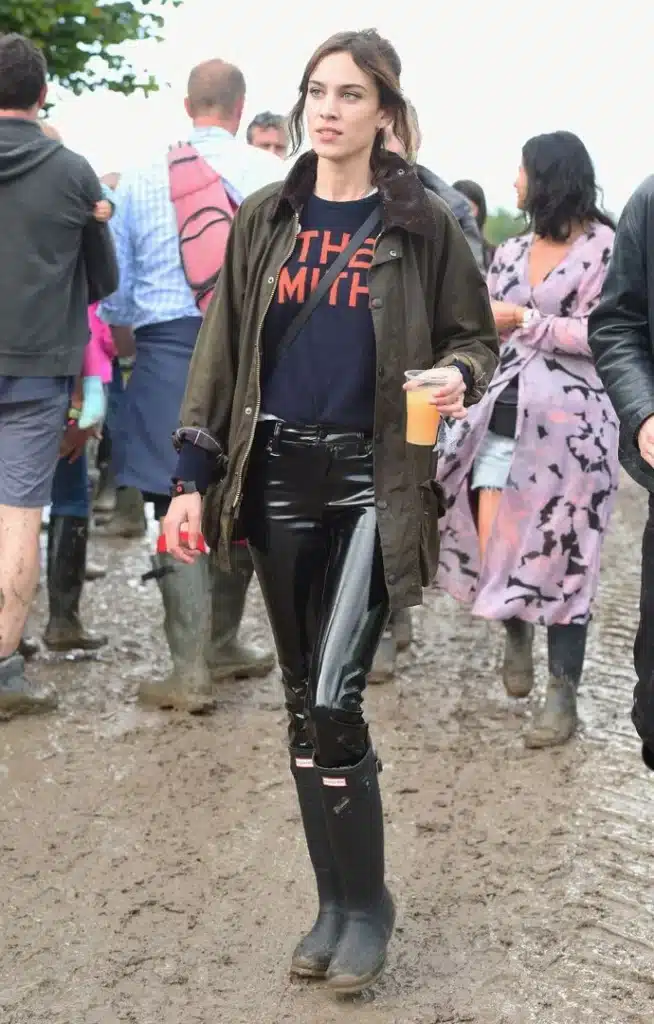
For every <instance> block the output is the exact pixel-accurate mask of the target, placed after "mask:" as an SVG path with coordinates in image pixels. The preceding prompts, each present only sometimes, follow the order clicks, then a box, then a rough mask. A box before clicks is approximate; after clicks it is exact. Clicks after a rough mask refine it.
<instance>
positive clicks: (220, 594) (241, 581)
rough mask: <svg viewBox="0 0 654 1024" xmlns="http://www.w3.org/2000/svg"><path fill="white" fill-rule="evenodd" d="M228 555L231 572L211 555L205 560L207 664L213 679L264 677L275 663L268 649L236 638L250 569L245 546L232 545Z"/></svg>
mask: <svg viewBox="0 0 654 1024" xmlns="http://www.w3.org/2000/svg"><path fill="white" fill-rule="evenodd" d="M232 557H233V562H234V569H233V571H232V572H223V570H222V569H221V568H220V566H219V565H218V560H217V558H216V555H215V554H213V553H212V554H211V555H209V558H208V559H207V562H208V566H209V574H210V581H211V582H210V586H211V635H210V638H209V642H208V644H207V664H208V665H209V671H210V672H211V677H212V679H213V680H214V682H220V680H222V679H249V678H257V677H259V676H266V675H268V673H269V672H270V671H271V670H272V669H273V668H274V666H275V655H274V654H273V653H272V651H264V650H262V649H261V648H260V647H256V646H254V645H253V644H246V643H242V642H241V641H240V640H239V638H238V631H239V629H240V626H241V619H242V618H243V611H244V609H245V598H246V596H247V591H248V587H249V585H250V580H251V579H252V573H253V572H254V569H253V566H252V559H251V557H250V552H249V551H248V549H247V548H246V547H245V546H243V545H235V546H234V551H233V553H232Z"/></svg>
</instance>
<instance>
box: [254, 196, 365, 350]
mask: <svg viewBox="0 0 654 1024" xmlns="http://www.w3.org/2000/svg"><path fill="white" fill-rule="evenodd" d="M380 220H381V211H380V209H379V207H378V206H377V207H375V209H374V210H373V211H372V213H371V214H370V216H369V217H366V219H365V221H364V222H363V224H362V225H361V227H360V228H359V230H358V231H357V233H356V234H355V235H353V236H352V238H351V239H350V244H349V245H348V246H347V247H346V248H345V249H343V252H339V254H338V256H337V257H336V259H335V260H334V262H333V263H332V264H331V266H330V268H329V270H328V271H327V272H326V273H325V274H324V275H323V276H322V277H321V278H320V281H319V283H318V286H317V287H316V289H315V291H313V292H311V295H310V296H309V298H308V299H307V301H306V302H305V303H304V305H303V306H302V309H301V310H300V312H299V313H298V315H297V316H296V317H295V318H294V320H292V321H291V323H290V324H289V325H288V327H287V328H286V330H285V332H284V334H283V337H282V340H281V341H280V342H279V345H277V347H276V349H275V352H274V355H273V358H274V361H275V364H278V363H279V361H280V360H281V359H282V357H283V356H284V355H285V354H286V352H288V350H289V348H290V347H291V345H292V344H293V342H294V341H295V339H296V338H297V336H298V334H299V333H300V331H301V330H302V328H303V327H304V325H305V324H306V322H307V320H308V319H309V317H310V316H311V314H312V313H313V311H314V310H315V308H316V306H317V305H318V303H320V302H321V301H322V300H323V299H324V297H325V295H326V294H327V292H328V291H329V289H330V288H331V286H332V285H333V283H334V281H335V280H336V278H337V277H338V275H339V274H340V273H341V272H342V271H343V270H344V269H345V267H346V266H347V265H348V263H349V262H350V260H351V259H352V257H353V256H354V254H355V252H357V250H358V249H360V247H361V245H362V243H363V242H365V240H366V238H367V237H368V235H369V234H370V232H371V231H373V230H374V229H375V228H376V227H377V225H378V223H379V222H380Z"/></svg>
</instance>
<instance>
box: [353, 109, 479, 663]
mask: <svg viewBox="0 0 654 1024" xmlns="http://www.w3.org/2000/svg"><path fill="white" fill-rule="evenodd" d="M407 110H408V115H409V128H410V148H409V150H407V147H406V145H405V143H403V142H402V140H401V139H399V138H398V137H397V135H395V133H394V132H393V129H392V128H390V127H389V128H387V130H386V140H385V141H386V148H387V149H388V150H389V151H390V152H391V153H397V154H398V155H399V156H401V157H404V158H405V159H408V160H409V161H410V162H412V163H413V164H414V165H415V169H416V173H417V175H418V177H419V179H420V181H421V182H422V184H423V185H424V186H425V188H427V189H429V191H430V192H433V193H434V195H437V196H438V197H439V199H442V200H443V202H444V203H447V205H448V206H449V208H450V210H451V211H452V213H453V214H454V216H455V217H456V219H457V221H458V223H459V226H460V228H461V230H462V231H463V233H464V235H465V236H466V239H467V241H468V245H469V246H470V249H471V250H472V254H473V256H474V257H475V260H476V262H477V265H478V266H479V268H480V270H483V271H484V272H485V270H486V267H485V265H484V251H483V243H482V237H481V234H480V230H479V228H478V226H477V221H476V219H475V217H474V215H473V212H472V209H471V207H470V204H469V203H468V201H467V199H466V198H465V196H464V195H462V193H460V192H457V191H456V189H454V188H452V186H450V185H448V184H447V182H445V181H444V180H443V179H442V178H439V177H438V175H437V174H434V173H433V171H430V170H428V168H426V167H424V166H423V165H422V164H417V163H416V160H417V158H418V152H419V150H420V146H421V145H422V136H421V133H420V125H419V122H418V114H417V112H416V109H415V107H414V106H413V104H412V103H407ZM412 639H413V629H412V621H411V611H410V609H408V608H403V609H402V610H401V611H393V612H391V615H390V618H389V622H388V629H387V630H386V632H385V633H384V636H383V637H382V639H381V643H380V644H379V647H378V649H377V652H376V654H375V660H374V662H373V665H372V669H371V670H370V675H369V677H368V682H370V683H385V682H388V681H389V680H391V679H392V678H393V676H394V675H395V669H396V663H397V655H398V652H399V651H404V650H406V649H407V648H408V647H410V646H411V641H412Z"/></svg>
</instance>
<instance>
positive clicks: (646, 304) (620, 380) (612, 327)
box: [588, 176, 654, 771]
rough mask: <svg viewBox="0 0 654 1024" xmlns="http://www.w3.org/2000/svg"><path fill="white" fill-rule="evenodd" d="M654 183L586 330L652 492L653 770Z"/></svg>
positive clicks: (624, 222)
mask: <svg viewBox="0 0 654 1024" xmlns="http://www.w3.org/2000/svg"><path fill="white" fill-rule="evenodd" d="M652 239H654V176H650V177H649V178H646V179H645V181H644V182H642V184H641V185H640V186H639V187H638V188H637V189H636V191H635V192H634V194H633V195H632V196H631V198H630V199H629V201H628V202H627V204H626V206H625V208H624V210H623V211H622V216H621V217H620V221H619V223H618V229H617V233H616V237H615V244H614V246H613V254H612V258H611V262H610V264H609V269H608V273H607V276H606V280H605V281H604V288H603V290H602V298H601V301H600V303H599V305H598V306H597V307H596V308H595V309H594V310H593V311H592V313H591V315H590V319H589V324H588V333H589V337H588V340H589V344H590V349H591V352H592V353H593V356H594V357H595V366H596V367H597V372H598V374H599V376H600V378H601V380H602V383H603V384H604V387H605V388H606V390H607V392H608V395H609V398H610V399H611V403H612V405H613V408H614V409H615V411H616V413H617V415H618V417H619V419H620V461H621V462H622V465H623V466H624V468H625V470H626V471H627V473H629V476H631V477H632V478H633V479H634V480H635V481H636V483H638V484H640V485H641V486H642V487H644V488H645V489H646V491H648V492H649V494H648V504H649V512H648V518H647V522H646V524H645V531H644V534H643V543H642V562H641V590H640V621H639V624H638V632H637V634H636V640H635V643H634V665H635V669H636V676H637V682H636V686H635V688H634V698H633V707H632V711H631V717H632V721H633V723H634V725H635V727H636V731H637V732H638V735H639V737H640V738H641V740H642V755H643V760H644V762H645V764H646V765H647V767H648V768H649V769H650V770H652V771H654V326H653V325H654V248H653V243H652Z"/></svg>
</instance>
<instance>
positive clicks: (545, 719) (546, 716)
mask: <svg viewBox="0 0 654 1024" xmlns="http://www.w3.org/2000/svg"><path fill="white" fill-rule="evenodd" d="M578 723H579V719H578V717H577V687H576V685H575V683H574V682H572V681H571V680H570V679H557V678H556V677H555V676H550V680H549V683H548V686H547V693H546V695H545V702H544V704H543V705H542V707H540V708H539V709H538V711H537V712H536V714H535V715H534V720H533V723H532V725H531V728H530V729H529V730H528V732H527V733H526V734H525V746H526V747H530V748H532V749H538V748H540V747H557V746H559V745H560V744H561V743H565V742H566V741H567V740H569V739H570V737H571V736H572V735H573V734H574V733H575V732H576V729H577V725H578Z"/></svg>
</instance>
